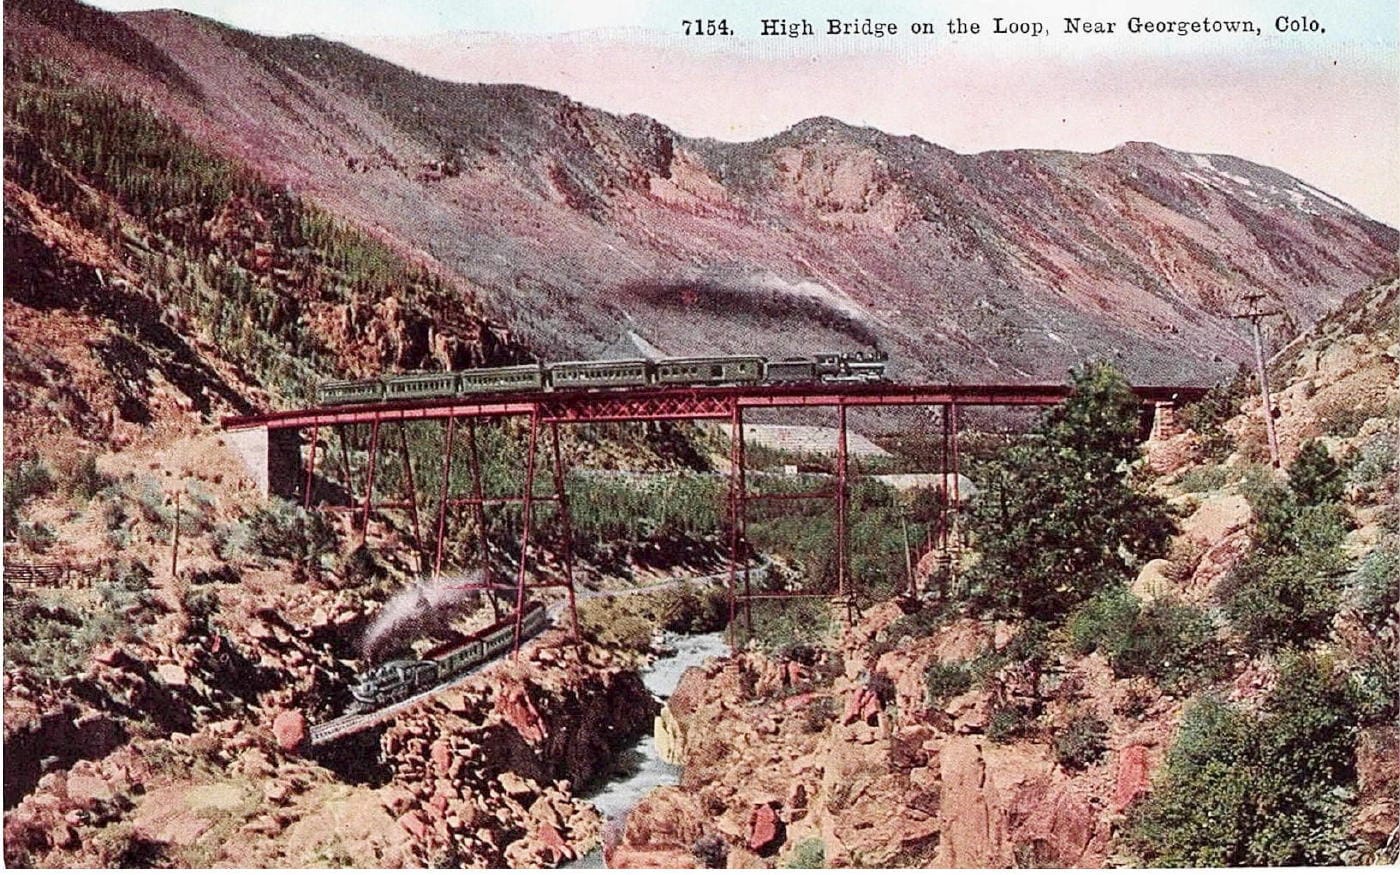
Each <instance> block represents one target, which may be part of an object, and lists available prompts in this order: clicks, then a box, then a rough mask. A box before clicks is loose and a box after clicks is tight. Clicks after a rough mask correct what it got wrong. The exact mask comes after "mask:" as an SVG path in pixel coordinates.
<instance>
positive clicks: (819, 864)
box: [783, 836, 826, 869]
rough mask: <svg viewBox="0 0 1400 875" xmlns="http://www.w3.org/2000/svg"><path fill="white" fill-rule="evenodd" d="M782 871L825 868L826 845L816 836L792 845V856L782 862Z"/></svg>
mask: <svg viewBox="0 0 1400 875" xmlns="http://www.w3.org/2000/svg"><path fill="white" fill-rule="evenodd" d="M783 868H784V869H824V868H826V845H825V844H824V843H823V842H822V840H821V839H820V838H818V837H816V836H812V837H810V838H805V839H803V840H802V841H800V842H798V843H797V844H796V845H793V848H792V854H791V855H790V856H789V857H788V858H787V860H785V861H784V862H783Z"/></svg>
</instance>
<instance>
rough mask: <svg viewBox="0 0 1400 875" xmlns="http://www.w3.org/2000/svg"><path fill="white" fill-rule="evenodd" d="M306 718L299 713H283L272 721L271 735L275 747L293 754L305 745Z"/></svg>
mask: <svg viewBox="0 0 1400 875" xmlns="http://www.w3.org/2000/svg"><path fill="white" fill-rule="evenodd" d="M307 731H308V730H307V726H306V717H305V716H303V715H302V713H301V712H300V711H283V712H281V713H279V714H278V715H277V716H276V717H275V718H273V720H272V734H273V736H274V737H275V738H276V739H277V746H278V747H280V748H281V749H282V750H284V751H287V752H288V753H291V752H294V751H296V750H298V749H300V748H301V746H302V745H303V744H305V743H306V739H307Z"/></svg>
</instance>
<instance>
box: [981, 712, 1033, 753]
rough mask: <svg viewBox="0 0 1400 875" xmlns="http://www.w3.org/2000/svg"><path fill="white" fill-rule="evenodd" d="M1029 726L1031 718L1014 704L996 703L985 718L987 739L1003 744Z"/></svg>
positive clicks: (1019, 734)
mask: <svg viewBox="0 0 1400 875" xmlns="http://www.w3.org/2000/svg"><path fill="white" fill-rule="evenodd" d="M1030 727H1031V718H1030V717H1029V716H1028V715H1027V714H1026V713H1025V712H1023V711H1022V710H1021V709H1020V708H1017V707H1016V706H1015V705H998V706H997V707H995V708H993V709H992V713H991V715H990V716H989V717H988V718H987V733H986V734H987V739H988V740H989V741H994V742H996V743H997V744H1005V743H1007V742H1008V741H1011V740H1013V739H1015V738H1018V737H1019V736H1021V735H1024V734H1025V733H1026V732H1027V730H1029V729H1030Z"/></svg>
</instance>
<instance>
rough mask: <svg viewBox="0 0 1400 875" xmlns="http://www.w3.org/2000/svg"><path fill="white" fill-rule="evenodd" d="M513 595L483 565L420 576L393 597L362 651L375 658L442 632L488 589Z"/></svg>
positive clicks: (377, 618) (369, 631)
mask: <svg viewBox="0 0 1400 875" xmlns="http://www.w3.org/2000/svg"><path fill="white" fill-rule="evenodd" d="M487 589H492V590H495V591H496V592H497V593H499V594H502V595H507V596H513V595H514V592H515V588H514V587H512V586H510V585H509V584H507V583H505V582H503V581H500V580H499V579H497V577H496V576H495V575H493V574H492V573H491V572H490V570H489V569H485V568H481V569H477V570H476V571H471V572H468V573H466V574H462V575H458V576H454V577H439V578H436V579H431V580H418V581H414V582H413V583H411V584H409V585H408V587H407V588H405V589H404V591H403V592H401V593H399V594H398V595H396V596H394V597H393V598H391V599H389V601H388V602H387V603H386V604H385V605H384V607H383V608H381V609H380V611H379V613H378V614H376V615H375V617H374V619H373V620H372V621H371V622H370V624H369V628H368V629H366V630H365V634H364V637H363V638H361V639H360V653H361V655H362V656H364V658H365V659H366V660H367V661H369V662H371V663H374V662H378V661H379V660H380V659H381V658H383V657H384V656H386V655H388V654H391V653H395V652H397V651H401V650H407V649H408V647H409V645H411V644H412V643H413V642H414V641H416V640H418V639H419V638H427V637H434V636H442V635H445V634H447V633H448V632H449V626H448V624H449V623H451V621H452V620H454V619H456V618H457V617H459V616H461V615H462V614H464V613H466V612H468V611H470V610H474V609H475V608H476V607H478V606H479V605H480V604H481V598H482V595H483V593H484V591H485V590H487Z"/></svg>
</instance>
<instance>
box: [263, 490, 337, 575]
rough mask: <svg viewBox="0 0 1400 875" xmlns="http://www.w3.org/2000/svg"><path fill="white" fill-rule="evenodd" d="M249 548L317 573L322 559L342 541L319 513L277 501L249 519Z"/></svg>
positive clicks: (278, 499) (273, 501) (284, 501)
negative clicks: (289, 561)
mask: <svg viewBox="0 0 1400 875" xmlns="http://www.w3.org/2000/svg"><path fill="white" fill-rule="evenodd" d="M248 535H249V546H251V547H252V548H253V549H254V550H256V551H257V552H258V553H260V554H261V555H263V556H266V557H267V558H269V559H289V560H291V561H292V562H294V563H296V564H297V566H298V567H301V568H303V569H309V570H312V571H318V570H319V569H320V568H321V564H322V559H323V557H326V556H328V555H330V554H333V553H334V552H335V551H336V550H337V549H338V547H339V538H338V536H337V535H336V532H335V529H333V528H331V526H330V524H329V523H327V522H326V520H325V518H324V517H323V516H321V514H319V513H314V512H308V511H307V510H305V509H303V508H301V507H299V506H298V505H295V504H292V503H291V502H289V501H287V500H285V499H281V498H274V499H272V500H271V501H270V502H268V503H267V504H265V505H263V506H262V507H259V508H258V509H256V510H255V511H253V513H252V514H251V515H249V517H248Z"/></svg>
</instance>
